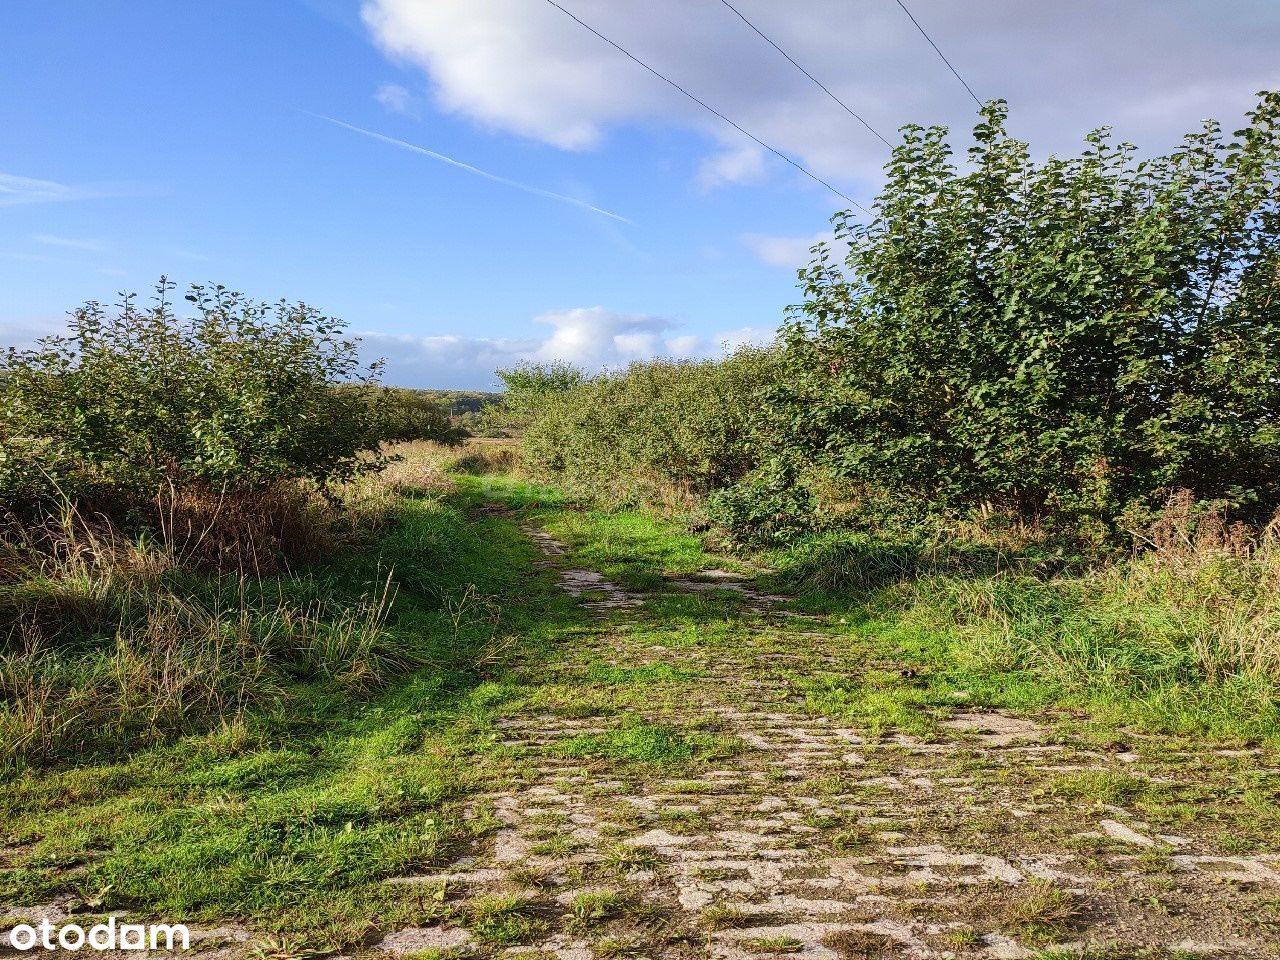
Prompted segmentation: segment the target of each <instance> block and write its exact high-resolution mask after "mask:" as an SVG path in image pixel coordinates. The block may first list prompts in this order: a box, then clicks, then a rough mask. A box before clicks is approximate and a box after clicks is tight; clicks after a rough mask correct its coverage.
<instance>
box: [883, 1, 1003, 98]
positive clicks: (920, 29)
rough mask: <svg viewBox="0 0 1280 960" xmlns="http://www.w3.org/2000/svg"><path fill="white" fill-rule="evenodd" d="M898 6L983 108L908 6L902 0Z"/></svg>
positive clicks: (971, 89) (971, 88) (976, 96)
mask: <svg viewBox="0 0 1280 960" xmlns="http://www.w3.org/2000/svg"><path fill="white" fill-rule="evenodd" d="M897 4H898V6H900V7H901V8H902V12H903V13H905V14H906V15H907V16H908V17H909V18H910V19H911V22H912V23H914V24H915V25H916V29H917V30H919V31H920V36H922V37H924V38H925V39H926V40H928V41H929V46H931V47H933V52H934V53H936V54H937V55H938V56H939V57H941V58H942V62H943V63H945V64H946V65H947V69H948V70H950V71H951V73H952V75H953V76H954V77H955V78H956V79H957V80H959V81H960V83H961V85H963V86H964V88H965V89H966V90H968V91H969V96H971V97H973V102H974V103H976V104H977V105H978V106H979V108H981V107H982V101H981V100H980V99H978V95H977V94H976V93H974V92H973V87H971V86H969V84H968V82H967V81H966V80H965V78H964V77H962V76H960V71H959V70H957V69H956V68H955V67H954V66H952V64H951V61H950V60H948V59H947V55H946V54H945V53H943V52H942V51H941V50H940V49H939V48H938V45H937V44H936V43H934V42H933V37H931V36H929V34H928V33H926V32H925V29H924V27H922V26H920V21H919V20H917V19H916V18H915V15H914V14H913V13H912V12H911V11H910V10H909V9H907V5H906V4H905V3H903V2H902V0H897Z"/></svg>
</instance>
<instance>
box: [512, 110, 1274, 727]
mask: <svg viewBox="0 0 1280 960" xmlns="http://www.w3.org/2000/svg"><path fill="white" fill-rule="evenodd" d="M968 161H969V162H968V164H967V165H965V166H960V165H958V164H956V163H955V161H954V160H953V159H952V149H951V147H950V145H949V144H948V131H947V130H945V129H943V128H940V127H935V128H930V129H924V128H920V127H914V126H911V127H906V128H904V130H903V139H902V142H901V144H900V145H899V146H898V147H897V148H896V149H895V151H894V154H893V157H892V159H891V161H890V163H889V164H888V166H887V168H886V172H887V182H886V186H885V189H884V191H883V193H882V194H881V196H880V197H879V198H878V199H877V201H876V204H875V207H874V212H873V217H872V219H871V220H870V222H862V221H861V220H860V219H859V218H857V217H855V216H854V215H853V214H852V213H846V214H842V215H839V216H837V217H836V218H835V228H836V229H835V238H836V242H835V243H831V244H819V245H818V246H817V247H815V248H814V259H813V261H812V262H811V264H810V265H809V266H808V267H807V268H805V269H804V270H802V271H801V274H800V280H801V284H802V288H803V292H804V300H803V302H802V303H801V304H800V305H799V306H797V307H796V308H794V309H793V311H792V312H791V314H790V316H789V318H788V320H787V322H786V323H785V324H784V326H783V328H782V332H781V334H780V336H779V338H778V341H777V342H776V343H775V344H774V345H773V346H772V347H770V348H768V349H765V350H750V351H744V352H740V353H738V354H735V355H733V356H730V357H729V358H727V359H725V360H723V361H718V362H706V363H690V364H679V363H669V362H665V361H659V362H655V363H651V364H635V365H632V366H631V367H630V368H629V369H627V370H625V371H618V372H611V373H604V374H600V375H597V376H587V375H585V374H583V373H581V372H577V371H573V370H571V369H566V368H562V367H561V368H551V369H542V370H539V369H535V368H523V369H518V370H515V371H509V372H508V373H507V374H506V376H507V379H508V387H509V391H508V400H507V405H508V408H509V409H510V410H511V411H512V412H513V414H514V415H515V419H516V420H517V421H518V423H519V425H521V426H522V427H523V429H524V441H523V453H524V461H525V464H526V467H527V469H529V470H530V471H531V472H532V473H533V474H534V475H535V476H538V477H541V478H544V479H548V480H550V481H551V482H553V483H556V484H558V485H560V486H562V487H564V488H565V489H566V490H567V491H568V492H569V493H570V495H571V496H573V497H575V498H577V499H579V500H581V501H584V502H586V503H588V504H592V505H596V506H602V507H604V508H613V509H616V508H618V507H629V506H636V505H641V506H646V507H649V508H653V509H657V510H659V511H662V512H664V513H665V514H667V515H668V516H676V517H678V518H680V519H681V520H682V521H684V522H685V523H686V524H688V525H689V526H690V527H692V528H693V529H695V530H708V529H709V530H710V531H711V532H712V533H713V534H715V535H716V536H719V537H723V538H725V539H726V540H727V541H729V542H730V543H732V544H735V545H737V546H738V547H739V548H740V549H744V550H754V551H766V552H769V553H770V554H772V557H773V559H774V561H775V562H776V563H777V564H778V565H780V567H781V568H782V570H783V575H784V577H786V578H787V579H788V580H789V581H790V583H791V585H793V586H795V587H798V588H800V589H802V590H806V591H808V592H810V593H811V594H812V595H813V596H815V597H822V598H824V599H822V600H821V603H822V604H825V605H826V606H827V607H828V608H830V609H837V608H840V609H845V610H850V611H856V613H857V614H858V615H874V614H875V612H876V611H877V610H880V611H886V610H892V611H894V616H895V617H901V615H902V613H903V612H904V611H909V612H910V615H911V617H913V618H915V619H916V620H917V621H918V622H919V623H922V624H927V625H928V629H929V631H931V635H932V636H933V638H934V639H933V640H932V641H931V644H932V648H933V651H934V653H935V654H936V655H937V661H936V662H937V663H939V664H945V663H948V662H952V663H954V662H957V661H960V660H963V661H964V662H966V663H970V664H985V665H986V667H987V670H988V674H989V675H990V676H1000V677H1007V676H1009V675H1010V674H1011V672H1012V673H1018V672H1021V673H1026V674H1028V675H1031V674H1035V675H1036V676H1039V677H1041V678H1044V679H1045V681H1046V683H1049V684H1050V685H1052V686H1053V687H1054V688H1055V689H1057V690H1058V691H1059V692H1060V693H1061V695H1062V696H1063V697H1064V698H1070V697H1076V698H1077V699H1079V698H1081V697H1083V698H1085V699H1088V698H1096V697H1099V696H1101V697H1104V698H1105V697H1106V696H1107V695H1108V692H1110V693H1112V694H1114V695H1115V698H1116V699H1117V700H1126V699H1127V701H1128V702H1130V703H1131V704H1145V705H1146V706H1144V707H1143V711H1145V713H1146V715H1147V716H1148V719H1152V720H1153V722H1160V723H1164V722H1169V723H1172V724H1173V725H1175V726H1179V725H1181V726H1186V727H1188V728H1193V727H1196V726H1197V724H1199V725H1200V726H1202V727H1203V726H1206V725H1208V726H1217V727H1218V728H1220V729H1222V730H1230V731H1234V732H1235V733H1237V734H1239V735H1241V736H1244V737H1250V736H1258V735H1262V734H1263V733H1264V732H1268V733H1267V735H1270V736H1273V735H1274V731H1275V711H1276V704H1277V702H1278V699H1277V698H1278V696H1280V619H1278V617H1280V612H1278V610H1277V608H1276V605H1275V602H1274V600H1273V597H1274V595H1275V587H1276V560H1275V557H1276V555H1277V547H1276V526H1275V523H1276V520H1275V518H1276V517H1277V510H1278V509H1280V486H1277V477H1280V298H1278V297H1277V296H1276V291H1277V289H1280V286H1278V284H1280V93H1275V92H1264V93H1262V94H1261V95H1260V99H1259V102H1258V105H1257V107H1256V109H1255V110H1254V111H1252V112H1251V113H1250V114H1248V116H1247V122H1246V124H1245V125H1244V128H1243V129H1241V130H1239V131H1237V132H1236V133H1234V134H1231V135H1227V134H1224V132H1223V130H1222V128H1221V127H1220V126H1219V125H1218V124H1217V123H1215V122H1207V123H1206V124H1205V126H1204V128H1203V129H1202V130H1200V131H1198V132H1195V133H1192V134H1189V135H1188V136H1187V137H1186V138H1185V139H1184V141H1183V142H1182V144H1181V145H1180V146H1179V147H1178V148H1177V149H1176V150H1174V151H1173V152H1172V153H1170V154H1168V155H1167V156H1163V157H1156V158H1152V159H1148V160H1141V161H1139V160H1138V159H1136V151H1135V148H1134V147H1132V146H1131V145H1129V144H1123V143H1119V144H1117V143H1116V142H1114V140H1113V139H1112V137H1111V132H1110V131H1109V130H1106V129H1103V130H1099V131H1095V132H1094V133H1092V134H1090V135H1089V136H1088V137H1087V138H1086V143H1085V146H1084V149H1083V150H1082V151H1081V152H1080V154H1079V155H1077V156H1073V157H1061V158H1050V159H1048V160H1046V161H1044V162H1037V161H1035V160H1033V159H1032V153H1031V150H1030V147H1029V146H1028V145H1027V144H1026V143H1024V142H1022V141H1020V140H1018V139H1016V138H1015V137H1013V136H1011V135H1010V134H1009V133H1008V131H1007V129H1006V111H1005V107H1004V104H1003V103H1000V102H995V103H991V104H988V105H987V106H986V107H985V108H984V109H983V111H982V114H981V118H980V120H979V122H978V124H977V126H976V128H975V130H974V146H973V147H972V148H971V149H970V151H969V157H968ZM939 638H945V640H942V639H939ZM977 679H979V678H978V677H977V674H975V682H977ZM1148 708H1149V709H1148ZM1233 717H1234V718H1235V719H1233Z"/></svg>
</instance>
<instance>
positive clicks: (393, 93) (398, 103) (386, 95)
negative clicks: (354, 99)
mask: <svg viewBox="0 0 1280 960" xmlns="http://www.w3.org/2000/svg"><path fill="white" fill-rule="evenodd" d="M373 99H375V100H377V101H378V103H380V104H382V105H383V106H384V107H386V108H387V109H388V110H390V111H391V112H392V113H410V112H412V110H413V106H414V97H413V94H412V93H410V92H409V91H408V90H407V89H405V88H404V87H402V86H400V84H398V83H384V84H382V85H381V86H380V87H378V89H377V90H376V91H375V92H374V94H373Z"/></svg>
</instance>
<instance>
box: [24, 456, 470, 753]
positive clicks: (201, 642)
mask: <svg viewBox="0 0 1280 960" xmlns="http://www.w3.org/2000/svg"><path fill="white" fill-rule="evenodd" d="M397 452H401V453H402V454H403V458H402V459H399V460H397V461H396V462H394V463H393V464H392V465H391V466H390V467H389V468H388V469H387V470H386V471H384V472H383V473H381V474H379V475H370V476H366V477H363V478H361V479H359V480H357V481H354V482H352V483H351V484H348V485H347V488H346V489H345V490H343V491H341V493H342V494H343V498H344V499H345V501H346V503H347V504H348V507H347V508H346V509H345V510H340V509H339V508H338V507H337V506H336V505H335V504H334V503H332V502H330V501H328V500H326V499H325V498H323V497H321V496H319V495H318V494H317V493H316V492H314V491H309V490H306V489H305V488H303V487H300V486H298V485H290V486H286V485H283V484H281V485H277V486H274V487H271V488H269V489H267V490H264V491H261V493H260V495H258V496H255V497H253V498H249V497H241V498H232V497H227V496H217V495H215V494H214V493H212V492H211V491H208V490H185V491H178V490H173V489H169V490H166V491H162V494H161V495H160V496H159V497H157V500H156V502H155V509H156V514H157V516H158V517H159V518H160V519H159V523H158V524H157V525H156V531H155V532H154V533H147V534H143V535H140V536H134V537H130V536H126V535H124V534H123V533H122V532H121V531H120V530H119V529H118V528H117V527H115V526H113V525H112V524H110V523H108V522H107V521H106V520H104V519H100V518H86V517H85V516H83V515H82V514H80V513H79V512H77V511H76V510H74V509H73V508H71V507H70V506H69V505H68V506H64V509H63V510H62V512H61V514H60V515H59V516H57V517H51V518H48V519H47V520H46V521H45V522H43V523H41V524H26V525H21V524H18V523H16V522H14V523H10V524H9V525H7V526H6V527H4V528H3V529H0V767H8V768H13V767H15V766H22V765H29V764H39V763H47V762H50V761H53V760H57V759H59V758H62V757H67V756H71V755H75V754H77V753H81V752H84V751H89V750H109V749H112V748H114V747H120V746H124V745H128V746H133V745H136V744H138V743H140V742H148V741H152V740H155V739H157V738H160V737H163V736H167V735H169V734H172V733H174V732H178V731H183V730H187V729H192V728H195V727H198V726H201V725H204V724H207V723H209V722H211V721H212V720H214V719H215V718H227V717H229V716H234V715H237V714H239V713H241V712H243V711H244V710H246V709H248V708H250V707H254V706H262V705H265V704H268V703H270V702H272V701H274V700H276V699H277V698H278V697H279V696H280V695H281V692H282V689H283V685H284V684H285V683H287V682H288V681H289V680H290V679H292V678H296V677H316V678H326V679H328V680H330V681H333V682H336V683H339V684H341V685H343V686H344V687H348V688H350V689H361V690H362V689H370V688H373V687H376V686H378V685H379V684H380V683H382V682H383V681H384V680H385V678H386V677H388V676H389V675H390V674H392V673H393V672H396V671H399V670H403V669H405V668H408V667H410V666H412V665H414V662H412V661H413V658H412V655H410V654H408V653H406V652H404V651H403V650H402V649H400V648H398V647H396V646H395V645H394V644H391V643H389V642H388V641H387V636H386V632H385V630H384V627H385V623H386V618H387V615H388V613H389V611H390V608H391V606H392V603H393V602H394V590H393V588H392V581H391V578H390V575H389V574H387V575H385V577H386V579H385V580H384V581H383V582H382V583H381V585H380V586H378V587H377V588H376V589H374V590H373V591H372V592H370V593H368V594H367V595H366V596H365V597H364V598H363V599H360V600H358V601H356V602H354V603H352V602H342V603H334V602H327V601H320V600H315V599H309V600H298V599H293V598H292V597H291V593H292V594H296V595H300V596H306V595H307V594H308V593H309V592H310V590H309V588H307V587H305V586H303V587H302V588H301V589H299V590H293V589H292V588H291V587H290V584H291V583H292V582H293V581H292V580H291V578H290V577H289V576H283V577H281V576H279V575H275V576H271V575H273V574H277V572H278V571H279V570H280V569H282V568H284V569H287V568H288V567H289V566H290V565H291V564H292V563H294V562H295V561H307V560H315V559H320V558H322V557H324V556H325V555H327V554H328V553H330V552H332V551H333V550H334V549H335V548H336V547H337V546H338V545H340V544H341V545H343V546H347V547H350V546H352V545H353V540H354V541H358V540H359V539H361V538H362V537H363V535H364V533H365V532H366V531H367V530H368V529H370V528H376V527H378V526H382V525H385V524H386V523H388V522H389V520H390V518H391V515H392V513H393V511H394V510H395V509H396V505H397V503H398V502H402V500H403V498H404V497H405V496H409V495H412V496H430V495H433V494H438V493H440V492H443V491H444V490H446V489H448V486H449V481H448V479H447V477H445V475H444V473H443V470H442V468H441V464H442V463H443V456H444V454H443V453H442V452H441V451H440V450H436V449H432V448H430V447H429V446H428V445H425V444H408V445H405V448H404V449H402V450H400V451H397Z"/></svg>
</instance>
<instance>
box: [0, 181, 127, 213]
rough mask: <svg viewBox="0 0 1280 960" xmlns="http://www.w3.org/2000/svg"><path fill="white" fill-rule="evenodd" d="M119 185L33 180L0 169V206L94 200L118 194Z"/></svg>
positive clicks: (119, 191)
mask: <svg viewBox="0 0 1280 960" xmlns="http://www.w3.org/2000/svg"><path fill="white" fill-rule="evenodd" d="M122 192H123V188H122V187H120V186H119V185H109V184H89V183H86V184H79V185H74V186H73V185H68V184H65V183H58V182H56V181H54V180H37V179H35V178H33V177H19V176H16V175H14V174H12V173H0V207H15V206H18V205H19V204H25V203H61V202H66V201H69V200H98V199H101V198H103V197H112V196H119V195H120V194H121V193H122Z"/></svg>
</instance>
